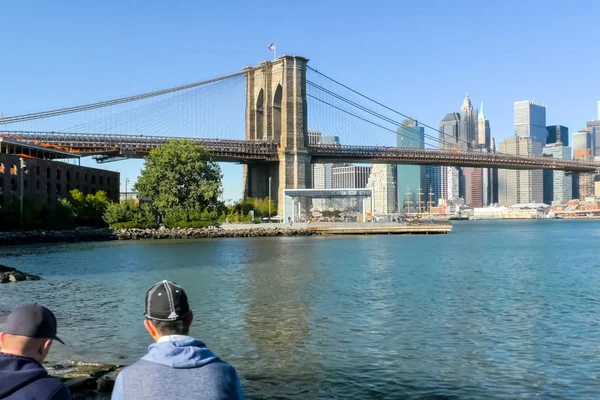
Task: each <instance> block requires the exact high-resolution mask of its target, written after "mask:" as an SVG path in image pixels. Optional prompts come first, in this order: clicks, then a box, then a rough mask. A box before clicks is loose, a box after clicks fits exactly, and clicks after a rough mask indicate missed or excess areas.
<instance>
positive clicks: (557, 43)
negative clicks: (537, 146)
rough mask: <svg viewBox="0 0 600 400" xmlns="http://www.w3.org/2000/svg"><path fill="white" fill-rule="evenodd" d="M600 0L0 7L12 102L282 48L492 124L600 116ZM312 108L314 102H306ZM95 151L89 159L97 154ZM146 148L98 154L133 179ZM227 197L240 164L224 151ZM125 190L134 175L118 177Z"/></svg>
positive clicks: (415, 107) (338, 73)
mask: <svg viewBox="0 0 600 400" xmlns="http://www.w3.org/2000/svg"><path fill="white" fill-rule="evenodd" d="M599 12H600V2H598V1H571V2H565V1H553V0H549V1H548V0H547V1H538V0H528V1H522V0H521V1H515V0H506V1H502V2H484V1H478V2H474V1H452V2H449V1H446V0H439V1H425V0H424V1H412V2H403V1H397V0H396V1H379V2H364V1H348V0H346V1H337V0H325V1H324V0H321V1H316V0H305V1H280V2H271V3H269V2H262V3H261V2H249V1H212V2H211V1H183V0H182V1H177V2H165V1H155V0H145V1H123V0H119V1H116V0H104V1H97V2H82V1H75V0H61V1H42V0H40V1H27V0H21V1H11V2H4V3H3V4H2V7H1V8H0V15H1V18H0V21H1V23H0V38H1V47H0V49H1V52H0V54H1V55H0V82H1V85H0V111H2V112H4V114H5V115H6V116H10V115H15V114H22V113H25V112H29V111H33V110H44V109H52V108H57V107H61V106H67V105H75V104H82V103H87V102H92V101H99V100H105V99H110V98H114V97H119V96H122V95H130V94H136V93H142V92H145V91H149V90H154V89H160V88H166V87H171V86H174V85H178V84H184V83H189V82H195V81H198V80H202V79H207V78H211V77H216V76H220V75H224V74H229V73H233V72H237V71H240V70H241V68H243V67H244V66H247V65H256V64H257V63H259V62H260V61H262V60H266V59H270V58H271V57H272V54H271V53H270V52H269V51H268V50H267V49H266V46H267V45H268V44H270V43H271V42H276V43H277V52H278V54H295V55H301V56H304V57H307V58H309V59H310V65H311V66H313V67H314V68H316V69H318V70H320V71H323V72H325V73H327V74H328V75H330V76H332V77H335V78H336V79H338V80H340V81H342V82H344V83H346V84H347V85H349V86H351V87H353V88H355V89H357V90H360V91H362V92H364V93H365V94H368V95H370V96H372V97H374V98H376V99H378V100H379V101H381V102H383V103H384V104H387V105H389V106H391V107H393V108H394V109H397V110H399V111H402V112H403V113H406V114H409V115H411V116H413V117H415V118H417V119H419V120H420V121H423V122H426V123H428V124H430V125H437V123H438V121H439V120H440V119H442V118H443V117H444V115H445V114H446V113H447V112H452V111H459V108H460V105H461V104H462V100H463V98H464V95H465V92H467V91H468V92H469V96H470V97H471V99H472V100H473V104H474V106H476V107H478V106H479V103H480V102H481V101H484V103H485V109H486V114H487V117H488V118H489V120H490V124H491V129H492V136H494V137H495V138H496V140H497V141H500V140H502V139H504V138H506V137H509V136H512V135H513V131H514V129H513V126H512V124H513V102H514V101H518V100H535V101H537V102H540V103H542V104H545V105H546V106H547V123H548V125H553V124H562V125H566V126H568V127H569V130H570V132H571V133H572V132H576V131H577V130H578V129H579V128H581V127H584V126H585V122H586V120H589V119H596V118H597V103H596V102H597V100H600V91H599V86H600V80H599V79H598V75H599V71H600V70H599V68H598V65H599V64H600V53H599V52H598V43H599V40H598V39H599V33H598V30H597V29H596V25H597V21H596V19H597V18H596V16H597V15H598V14H599ZM309 112H310V110H309ZM89 163H90V165H94V164H91V163H92V162H91V160H90V162H89ZM141 165H142V164H141V162H140V161H139V160H138V161H135V160H132V161H126V162H119V163H114V164H105V165H101V167H103V168H108V169H113V170H114V169H117V170H119V171H120V172H121V173H122V181H124V180H125V178H127V177H129V178H130V179H131V180H132V181H134V180H135V177H136V176H137V174H138V173H139V170H140V168H141ZM223 173H224V186H225V198H226V199H237V198H239V197H240V196H241V167H240V166H239V165H233V164H227V165H223ZM122 190H124V187H122Z"/></svg>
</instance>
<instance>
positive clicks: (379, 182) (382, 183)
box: [367, 164, 396, 215]
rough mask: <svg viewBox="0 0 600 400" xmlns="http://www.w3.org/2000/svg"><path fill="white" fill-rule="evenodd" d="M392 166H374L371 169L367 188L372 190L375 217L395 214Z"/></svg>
mask: <svg viewBox="0 0 600 400" xmlns="http://www.w3.org/2000/svg"><path fill="white" fill-rule="evenodd" d="M394 167H395V166H394V165H387V164H374V165H373V166H372V167H371V175H370V176H369V182H368V183H367V187H368V188H372V189H373V206H374V208H375V210H374V212H375V215H385V214H392V213H395V212H396V179H395V176H394V172H395V171H394V169H395V168H394Z"/></svg>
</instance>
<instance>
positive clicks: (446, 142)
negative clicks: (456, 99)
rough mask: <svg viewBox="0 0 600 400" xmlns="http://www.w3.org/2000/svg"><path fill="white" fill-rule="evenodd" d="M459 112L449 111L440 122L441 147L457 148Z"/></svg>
mask: <svg viewBox="0 0 600 400" xmlns="http://www.w3.org/2000/svg"><path fill="white" fill-rule="evenodd" d="M459 124H460V114H459V113H448V114H446V116H445V117H444V119H442V120H441V121H440V123H439V124H438V128H439V131H440V133H439V141H440V149H446V150H447V149H455V148H456V147H457V144H458V127H459Z"/></svg>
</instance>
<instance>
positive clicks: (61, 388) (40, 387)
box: [30, 375, 71, 400]
mask: <svg viewBox="0 0 600 400" xmlns="http://www.w3.org/2000/svg"><path fill="white" fill-rule="evenodd" d="M30 390H33V391H35V392H36V393H46V394H47V396H48V399H50V400H71V391H70V390H69V388H68V387H67V386H66V385H65V384H64V383H63V382H62V381H61V380H60V379H58V378H54V377H52V376H49V375H48V376H45V377H44V378H41V379H38V380H36V381H34V382H32V384H31V389H30Z"/></svg>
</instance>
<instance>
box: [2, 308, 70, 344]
mask: <svg viewBox="0 0 600 400" xmlns="http://www.w3.org/2000/svg"><path fill="white" fill-rule="evenodd" d="M3 332H4V333H6V334H9V335H15V336H26V337H30V338H36V339H56V340H58V341H59V342H61V343H62V344H65V342H63V341H62V340H60V339H59V338H58V336H56V317H55V316H54V314H52V311H50V310H48V309H47V308H46V307H44V306H40V305H39V304H25V305H22V306H19V307H17V308H16V309H15V310H14V311H13V312H11V313H10V314H9V315H8V319H7V320H6V325H5V326H4V331H3Z"/></svg>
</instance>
